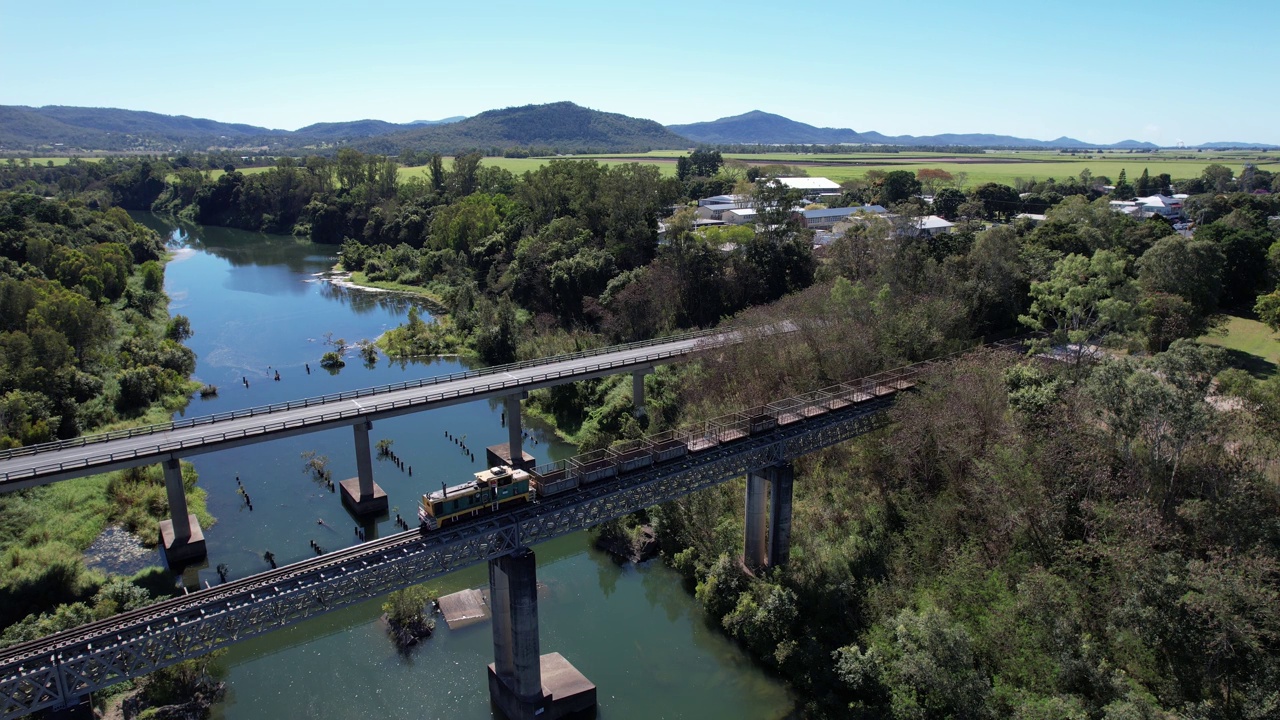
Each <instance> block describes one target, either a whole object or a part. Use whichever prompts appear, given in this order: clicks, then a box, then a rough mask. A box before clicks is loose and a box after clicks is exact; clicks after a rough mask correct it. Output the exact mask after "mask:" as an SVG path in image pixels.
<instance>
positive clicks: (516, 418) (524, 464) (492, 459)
mask: <svg viewBox="0 0 1280 720" xmlns="http://www.w3.org/2000/svg"><path fill="white" fill-rule="evenodd" d="M526 397H528V393H523V392H519V393H512V394H510V395H507V396H505V397H503V398H502V410H503V414H504V415H505V416H506V418H507V442H506V443H499V444H497V445H490V446H489V447H487V448H485V460H486V462H487V463H488V464H489V466H490V467H493V466H494V465H510V466H511V467H513V468H517V469H520V470H528V469H529V468H531V467H533V465H534V463H535V462H537V461H536V460H535V459H534V457H533V456H532V455H530V454H529V453H527V452H525V451H524V437H523V431H524V426H523V424H522V423H521V422H520V401H521V400H523V399H524V398H526Z"/></svg>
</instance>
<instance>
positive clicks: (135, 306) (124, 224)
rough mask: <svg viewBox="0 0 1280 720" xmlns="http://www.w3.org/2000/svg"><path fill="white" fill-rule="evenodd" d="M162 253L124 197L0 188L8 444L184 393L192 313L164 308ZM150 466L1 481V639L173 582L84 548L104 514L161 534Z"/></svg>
mask: <svg viewBox="0 0 1280 720" xmlns="http://www.w3.org/2000/svg"><path fill="white" fill-rule="evenodd" d="M163 253H164V246H163V244H162V243H161V240H160V238H159V236H158V235H156V234H155V232H153V231H151V230H149V229H147V228H145V227H143V226H142V225H139V224H137V223H135V222H133V220H132V219H130V217H129V215H128V213H126V212H125V211H124V210H122V209H120V208H119V207H110V208H103V209H99V210H92V209H90V208H89V207H87V206H86V205H85V204H84V203H82V202H80V201H78V200H70V201H67V202H63V201H61V200H56V199H46V198H42V197H38V196H34V195H29V194H21V193H11V192H0V325H2V326H0V446H2V447H5V448H10V447H17V446H20V445H27V444H31V443H38V442H45V441H49V440H54V439H59V438H68V437H75V436H77V435H80V434H83V433H86V432H91V431H95V430H102V429H108V428H111V427H117V426H119V425H121V424H125V423H137V422H145V421H152V422H155V421H160V420H163V419H166V418H167V417H168V414H169V413H170V412H172V411H173V410H175V409H177V408H179V407H182V406H183V405H185V403H186V401H187V398H188V397H189V395H190V394H191V393H192V392H193V390H194V387H193V386H192V384H191V382H190V380H189V377H190V375H191V372H192V371H193V370H194V368H195V355H194V354H193V353H192V352H191V350H189V349H188V348H187V347H185V346H184V345H183V344H182V342H183V341H184V340H186V339H187V338H188V337H189V335H190V332H191V328H190V324H189V323H188V322H187V321H186V319H185V318H184V317H183V316H181V315H179V316H176V317H173V318H170V317H169V315H168V298H167V297H166V296H165V294H164V290H163V284H164V274H163V268H162V265H161V261H162V260H163ZM152 470H155V469H154V468H153V469H152ZM152 470H136V471H127V472H122V473H114V474H112V475H110V476H106V475H100V476H92V477H87V478H78V479H75V480H68V481H65V482H60V483H57V484H55V485H49V486H43V487H38V488H33V489H30V490H24V491H19V492H13V493H5V494H3V495H0V627H2V628H4V631H3V636H0V644H10V643H13V642H18V641H21V640H24V639H29V638H32V637H39V636H41V635H45V634H48V633H50V632H53V631H55V630H58V629H63V628H66V627H70V626H72V625H76V624H79V623H81V622H85V621H86V620H88V619H92V618H94V617H101V616H105V615H109V614H112V613H114V612H118V611H119V610H121V609H125V608H130V607H135V606H136V605H137V603H138V602H142V601H143V600H144V599H146V598H149V597H151V596H152V592H154V593H164V592H171V590H172V588H171V587H166V584H169V585H171V583H167V582H166V580H165V578H164V576H163V573H160V574H153V573H147V574H144V575H143V576H140V577H138V578H135V580H136V582H131V581H130V580H129V579H127V578H126V579H120V580H115V581H112V582H108V581H107V579H106V578H105V577H104V576H103V575H102V574H101V573H97V572H89V571H87V570H86V569H85V567H84V561H83V557H82V554H83V552H84V549H85V548H86V547H88V546H89V544H90V543H92V542H93V540H94V539H95V538H96V537H97V536H98V534H99V533H101V532H102V530H103V529H104V528H105V527H106V526H107V524H108V523H109V522H111V523H117V524H119V525H122V526H124V527H126V528H129V529H136V530H145V531H146V536H147V537H151V536H152V535H151V534H152V532H153V529H154V527H155V522H156V520H157V519H159V518H161V517H165V516H166V514H167V512H168V511H167V505H166V501H165V491H164V484H163V482H162V481H161V479H160V477H159V473H158V472H153V471H152ZM184 470H185V473H184V480H185V481H186V483H187V486H188V493H189V497H190V499H191V502H192V507H193V512H195V513H196V514H197V515H199V516H200V517H201V520H202V523H204V524H205V527H208V526H209V523H211V522H212V518H210V517H209V516H208V513H207V512H206V511H205V509H204V503H203V497H204V496H203V491H201V490H199V489H197V488H195V487H194V483H195V481H196V478H195V474H194V472H192V471H191V468H190V467H186V468H184ZM55 606H58V609H56V610H55V609H54V608H55ZM15 623H16V624H15Z"/></svg>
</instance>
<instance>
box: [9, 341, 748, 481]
mask: <svg viewBox="0 0 1280 720" xmlns="http://www.w3.org/2000/svg"><path fill="white" fill-rule="evenodd" d="M752 329H755V328H750V327H744V328H712V329H707V330H695V331H692V332H688V333H682V334H680V335H671V336H667V337H663V338H654V339H651V340H641V341H637V342H633V343H626V344H623V345H610V346H606V347H602V348H593V349H589V350H580V351H578V352H574V353H566V354H564V355H555V356H552V357H549V358H538V359H536V360H524V361H521V362H516V363H507V364H504V365H494V366H491V367H487V368H481V369H478V370H465V371H462V372H456V373H450V374H448V375H435V376H432V377H429V378H420V379H418V380H406V381H404V382H400V383H390V384H387V385H377V386H374V387H368V388H358V389H356V390H346V391H343V392H339V393H330V394H327V395H318V396H313V397H308V398H302V399H301V400H290V401H288V402H283V403H273V404H271V405H259V406H255V407H251V408H244V409H241V410H232V411H228V412H224V413H215V414H213V415H202V416H200V417H195V418H191V419H184V420H175V421H173V422H168V423H155V424H152V425H142V426H139V427H134V428H126V429H124V430H112V431H109V432H105V433H96V434H93V435H84V436H81V437H77V438H69V439H66V440H55V441H52V442H47V443H40V444H37V445H27V446H24V447H20V448H12V449H9V450H4V451H0V460H8V459H11V458H15V457H23V456H27V455H36V454H39V453H44V452H50V451H56V450H65V449H67V448H73V447H83V446H85V445H90V444H95V443H101V442H107V441H111V440H120V439H125V438H132V437H138V436H141V435H154V434H156V433H161V432H169V431H173V430H180V429H184V428H189V427H196V426H199V425H210V424H214V423H217V422H226V421H227V420H237V419H240V418H245V417H255V416H257V415H262V414H269V413H274V412H281V411H286V410H296V409H298V408H307V407H311V406H312V405H325V404H328V403H334V402H342V401H345V400H355V399H359V398H363V397H370V396H372V395H385V394H387V393H392V392H398V391H401V390H411V389H414V388H420V387H426V386H428V385H440V384H443V383H447V382H454V381H456V380H467V379H470V378H474V377H482V376H484V375H494V374H498V373H505V372H511V371H513V370H524V369H527V368H530V367H537V366H539V365H550V364H553V363H557V362H564V361H568V360H578V359H581V358H584V357H593V356H596V355H605V354H608V353H614V352H625V351H627V350H635V349H638V348H642V347H651V346H654V345H665V344H667V343H673V342H683V341H688V340H699V339H703V338H707V337H712V336H715V335H724V336H731V335H733V334H735V333H742V332H749V331H751V330H752ZM673 354H675V353H674V352H673V353H670V354H668V355H667V356H668V357H669V356H670V355H673ZM586 372H591V370H587V371H586Z"/></svg>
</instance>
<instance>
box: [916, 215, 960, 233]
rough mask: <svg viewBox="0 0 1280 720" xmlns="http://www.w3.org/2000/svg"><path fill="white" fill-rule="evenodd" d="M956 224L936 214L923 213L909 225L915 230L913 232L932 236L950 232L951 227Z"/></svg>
mask: <svg viewBox="0 0 1280 720" xmlns="http://www.w3.org/2000/svg"><path fill="white" fill-rule="evenodd" d="M955 226H956V224H955V223H953V222H950V221H947V220H944V219H942V218H940V217H938V216H937V215H925V216H924V217H922V218H916V219H915V220H913V221H912V223H911V225H910V226H909V227H912V228H913V229H914V230H915V234H916V235H918V236H923V237H934V236H935V235H941V234H943V233H949V232H951V228H953V227H955Z"/></svg>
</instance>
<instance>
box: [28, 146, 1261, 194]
mask: <svg viewBox="0 0 1280 720" xmlns="http://www.w3.org/2000/svg"><path fill="white" fill-rule="evenodd" d="M684 154H686V151H685V150H654V151H651V152H647V153H627V154H610V155H571V156H565V157H562V158H550V157H537V158H501V157H487V158H485V159H484V160H483V164H484V165H488V166H491V167H500V168H504V169H506V170H510V171H511V172H512V173H515V174H516V175H521V174H523V173H525V172H526V171H529V170H534V169H537V168H539V167H541V166H543V165H545V164H546V163H548V162H550V161H551V160H555V159H564V160H595V161H596V162H599V163H602V164H605V165H610V166H613V165H623V164H627V163H632V162H640V163H644V164H649V165H654V166H656V167H657V168H658V169H659V170H660V171H661V172H662V174H663V175H664V176H673V175H675V172H676V163H675V160H676V158H678V157H680V156H681V155H684ZM725 157H726V158H731V159H735V160H742V161H745V162H747V163H749V164H752V165H765V164H786V165H795V166H797V167H799V168H801V169H802V170H803V171H804V172H806V173H808V175H810V176H811V177H826V178H830V179H831V180H835V181H836V182H844V181H845V180H853V179H857V178H862V177H865V176H866V174H867V172H869V171H871V170H879V171H889V170H910V171H912V172H915V171H917V170H920V169H923V168H931V169H932V168H936V169H939V170H946V171H947V172H949V173H951V174H953V175H954V174H957V173H965V174H966V176H967V177H966V178H965V184H966V185H967V186H969V187H973V186H975V185H981V184H982V183H987V182H996V183H1003V184H1006V185H1012V184H1014V182H1015V181H1016V180H1019V179H1022V180H1047V179H1049V178H1054V179H1058V180H1061V179H1063V178H1066V177H1074V176H1078V175H1079V174H1080V173H1081V171H1083V170H1085V169H1086V168H1087V169H1088V170H1089V171H1090V172H1091V173H1093V175H1094V176H1095V177H1096V176H1099V175H1101V176H1106V177H1108V178H1110V179H1111V180H1112V181H1115V180H1116V178H1118V177H1119V176H1120V171H1121V170H1125V171H1126V172H1127V175H1128V177H1129V180H1130V181H1131V182H1132V181H1134V180H1136V179H1137V178H1138V176H1139V175H1141V174H1142V171H1143V169H1144V168H1145V169H1146V170H1147V171H1148V172H1149V173H1150V174H1152V175H1159V174H1160V173H1169V174H1170V175H1171V176H1173V177H1174V179H1182V178H1190V177H1198V176H1199V175H1200V173H1201V171H1202V170H1204V168H1205V167H1206V166H1207V165H1210V164H1212V163H1219V164H1222V165H1226V166H1227V167H1229V168H1231V169H1232V170H1234V171H1236V172H1240V171H1241V170H1242V169H1243V168H1244V163H1245V162H1252V163H1254V164H1256V165H1258V166H1259V167H1262V168H1266V169H1269V170H1272V171H1273V172H1280V153H1258V152H1205V153H1196V152H1187V151H1185V150H1180V151H1172V150H1170V151H1161V152H1157V153H1142V154H1129V153H1124V152H1107V153H1101V154H1095V155H1091V156H1084V155H1077V156H1072V155H1063V154H1061V153H1056V152H1040V151H1028V152H998V153H981V154H977V153H975V154H972V155H970V154H956V153H936V152H900V153H839V154H826V153H822V154H806V153H760V154H748V153H729V154H726V155H725ZM46 160H53V161H54V163H55V164H60V163H65V162H66V161H67V158H39V159H36V160H33V162H37V161H38V162H41V163H43V162H44V161H46ZM451 160H452V158H447V157H446V158H445V167H446V168H448V167H449V163H450V161H451ZM268 169H270V168H265V167H257V168H243V169H241V172H244V173H250V174H251V173H259V172H265V171H266V170H268ZM399 174H400V178H401V179H407V178H410V177H415V176H424V175H426V174H427V169H426V167H402V168H400V170H399ZM221 175H222V171H221V170H214V171H212V173H211V176H212V177H213V178H214V179H217V178H218V177H219V176H221Z"/></svg>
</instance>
